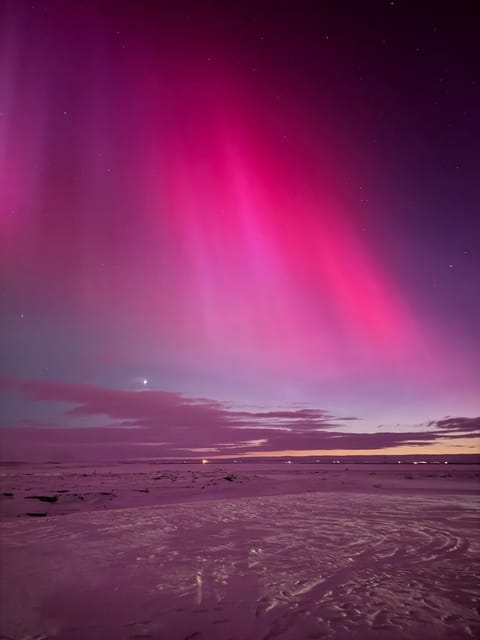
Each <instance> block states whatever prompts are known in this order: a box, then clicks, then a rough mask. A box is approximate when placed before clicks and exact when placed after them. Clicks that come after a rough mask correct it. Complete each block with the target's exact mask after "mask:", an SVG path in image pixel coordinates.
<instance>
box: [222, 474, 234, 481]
mask: <svg viewBox="0 0 480 640" xmlns="http://www.w3.org/2000/svg"><path fill="white" fill-rule="evenodd" d="M235 478H236V476H234V475H233V474H230V475H228V476H225V477H224V480H228V482H233V481H234V480H235Z"/></svg>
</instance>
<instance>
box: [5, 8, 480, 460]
mask: <svg viewBox="0 0 480 640" xmlns="http://www.w3.org/2000/svg"><path fill="white" fill-rule="evenodd" d="M441 4H442V3H439V2H435V3H431V4H430V3H425V2H418V3H412V2H402V1H401V0H394V1H380V0H378V1H368V2H354V1H353V0H352V1H351V2H346V1H343V0H337V1H335V2H333V1H332V2H322V1H319V2H316V3H304V2H300V1H295V2H294V1H292V2H252V3H250V2H244V1H242V2H208V1H206V0H204V1H202V2H200V1H198V2H190V3H186V2H181V1H175V2H162V1H159V2H153V1H152V2H148V1H144V0H135V1H134V0H131V1H130V2H127V1H124V2H120V1H113V0H112V1H111V2H103V1H101V0H91V1H87V0H84V1H82V0H58V1H55V0H43V1H40V0H38V1H37V0H30V1H29V2H24V1H23V0H11V1H8V0H7V1H5V0H0V220H1V240H0V243H1V244H0V256H1V283H0V286H1V289H0V295H1V298H0V307H1V311H0V322H1V324H0V333H1V354H2V357H1V364H0V374H1V380H0V386H1V389H2V390H1V392H0V393H1V395H0V400H1V405H2V415H1V419H0V424H1V427H2V429H1V431H2V435H1V445H2V455H3V456H4V457H5V458H6V459H26V458H28V457H36V458H39V459H49V458H51V457H52V456H54V457H56V458H58V459H65V460H70V459H72V460H76V459H113V458H119V457H131V458H147V457H168V456H172V457H189V456H200V457H202V456H205V455H207V454H208V456H212V457H213V456H215V455H228V456H240V455H242V454H245V453H250V454H255V455H266V454H271V453H279V452H283V453H285V452H288V453H293V454H294V453H306V452H312V453H313V454H315V455H320V454H322V453H325V454H329V453H333V452H340V453H341V452H346V453H365V452H370V453H380V454H383V453H388V452H392V451H397V452H398V453H407V452H410V453H411V452H419V453H435V452H442V453H472V452H475V451H478V439H475V436H477V438H478V435H479V431H480V419H479V418H477V417H476V416H478V415H479V414H480V393H479V389H480V338H479V327H480V207H479V202H480V198H479V184H480V157H479V148H480V117H479V114H480V74H479V65H478V42H479V41H480V28H479V22H478V19H476V18H475V14H474V10H473V8H472V10H471V12H470V13H469V10H468V4H467V3H462V2H456V3H448V4H446V7H448V9H442V7H441ZM472 6H473V5H472ZM476 56H477V59H475V57H476Z"/></svg>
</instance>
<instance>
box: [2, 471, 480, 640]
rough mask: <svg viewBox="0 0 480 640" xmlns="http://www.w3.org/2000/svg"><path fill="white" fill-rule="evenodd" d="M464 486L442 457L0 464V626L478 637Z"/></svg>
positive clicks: (96, 634) (231, 639)
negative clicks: (413, 460) (401, 461)
mask: <svg viewBox="0 0 480 640" xmlns="http://www.w3.org/2000/svg"><path fill="white" fill-rule="evenodd" d="M479 483H480V468H479V467H478V466H476V465H452V464H451V465H448V466H447V465H446V466H443V465H421V466H420V465H418V466H414V465H407V464H405V465H398V467H397V466H396V465H378V464H377V465H350V466H348V465H346V466H345V465H296V464H292V465H283V464H280V463H276V464H271V465H259V464H257V465H254V464H251V465H250V464H239V465H219V464H215V465H213V464H211V465H203V466H202V465H153V464H135V465H115V466H103V467H102V466H98V467H95V468H93V467H87V466H83V467H80V466H78V465H77V466H74V465H38V466H37V467H29V468H27V467H26V466H24V465H18V466H3V467H2V487H1V492H2V495H1V514H2V524H1V533H0V536H1V539H0V545H1V547H0V548H1V566H2V571H1V574H0V580H1V599H2V604H3V607H2V614H1V632H0V638H2V640H7V639H15V640H20V639H23V640H26V639H27V638H28V639H30V640H33V639H34V638H35V639H36V640H40V639H44V640H47V639H54V638H62V639H63V638H65V639H68V640H70V639H71V640H83V639H85V638H89V639H91V640H103V639H105V640H114V639H115V640H123V639H130V638H132V639H133V638H137V639H139V638H145V639H147V638H149V639H153V640H160V639H166V640H187V639H188V640H190V639H191V640H193V639H196V640H202V639H203V640H206V639H208V640H257V639H259V640H260V639H261V640H267V639H273V638H278V639H285V640H287V639H288V640H301V639H303V638H305V639H307V638H308V639H309V638H326V639H332V640H333V639H337V638H338V639H343V638H345V639H346V638H358V639H362V640H364V639H365V640H368V639H369V638H374V639H378V640H381V639H383V638H385V639H392V640H397V639H398V640H400V639H402V640H403V639H407V640H408V639H411V640H413V639H417V638H419V639H420V638H422V639H425V638H444V639H445V640H447V639H448V640H450V639H461V638H474V637H478V634H479V633H480V614H479V608H478V605H479V597H478V596H479V588H478V587H479V584H480V583H479V568H480V567H479V558H480V555H479V548H480V531H479V524H480V520H479V501H478V488H479ZM28 514H29V515H28Z"/></svg>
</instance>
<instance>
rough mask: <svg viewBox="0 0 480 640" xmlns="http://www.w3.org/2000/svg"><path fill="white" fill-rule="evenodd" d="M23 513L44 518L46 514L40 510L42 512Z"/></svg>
mask: <svg viewBox="0 0 480 640" xmlns="http://www.w3.org/2000/svg"><path fill="white" fill-rule="evenodd" d="M25 515H27V516H31V517H32V518H45V516H46V515H47V514H46V513H44V512H42V513H28V512H27V513H26V514H25Z"/></svg>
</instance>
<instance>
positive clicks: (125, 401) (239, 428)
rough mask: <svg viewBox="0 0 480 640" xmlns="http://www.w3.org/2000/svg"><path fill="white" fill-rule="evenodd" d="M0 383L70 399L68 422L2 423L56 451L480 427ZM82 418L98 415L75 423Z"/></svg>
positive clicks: (7, 432)
mask: <svg viewBox="0 0 480 640" xmlns="http://www.w3.org/2000/svg"><path fill="white" fill-rule="evenodd" d="M0 388H1V389H4V390H9V391H13V392H17V393H19V394H21V396H22V397H23V398H24V400H25V401H27V402H34V403H36V402H39V403H47V402H49V403H50V402H59V403H67V405H71V406H70V408H67V409H66V410H65V411H64V414H63V415H64V418H65V421H64V426H60V427H58V426H53V425H51V424H50V425H49V424H48V422H46V421H45V420H43V419H42V420H39V421H38V422H37V421H32V420H31V419H23V418H19V420H18V422H17V423H16V425H12V428H9V429H3V436H2V440H3V443H4V445H7V449H8V448H9V450H10V451H12V450H13V449H14V448H15V447H16V446H18V447H21V446H27V445H30V447H41V446H42V445H43V447H46V446H47V445H49V446H52V445H55V447H56V449H55V451H57V452H58V456H59V457H63V454H62V453H61V452H62V451H63V452H65V453H66V454H67V455H70V456H71V455H72V451H74V450H75V447H77V448H80V450H81V452H82V454H83V455H85V456H88V457H92V456H93V457H96V458H111V457H125V456H130V457H149V456H160V455H163V456H168V455H173V456H186V455H191V454H192V452H193V453H196V452H198V453H199V455H201V453H200V452H201V451H202V450H208V451H210V452H218V453H228V454H232V455H237V454H242V453H249V452H252V451H255V452H262V453H265V454H268V453H270V452H275V451H305V450H323V451H331V450H336V449H346V450H351V451H355V450H364V449H365V450H380V449H384V448H386V447H396V446H401V445H415V446H419V447H421V446H426V445H429V444H432V443H433V442H435V441H436V440H438V439H439V438H442V439H452V440H454V439H457V438H460V437H463V436H464V435H465V434H467V435H468V434H473V433H476V431H477V430H478V428H479V422H480V418H450V417H449V418H445V419H442V420H439V421H437V422H430V423H428V425H427V426H426V427H425V430H421V431H413V430H412V431H390V432H387V431H383V430H377V431H375V432H374V433H358V432H352V431H348V429H347V427H346V425H345V424H343V423H344V422H345V421H347V418H345V417H341V418H340V417H336V416H334V415H333V414H331V413H330V412H328V411H326V410H324V409H315V408H314V409H311V408H309V409H305V408H294V409H291V410H288V409H282V410H274V411H265V412H262V411H239V410H235V409H233V408H228V407H227V406H226V405H224V404H222V403H220V402H218V401H216V400H211V399H207V398H189V397H186V396H184V395H182V394H180V393H175V392H168V391H153V390H149V391H145V390H141V391H131V390H121V389H109V388H104V387H96V386H94V385H85V384H71V383H61V382H47V381H26V380H15V379H11V378H4V379H0ZM82 418H89V419H90V420H91V421H94V422H93V423H89V426H88V427H85V426H82V427H79V426H74V424H75V420H78V419H82ZM354 419H355V418H354V417H353V418H348V420H354ZM82 454H81V455H82Z"/></svg>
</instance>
